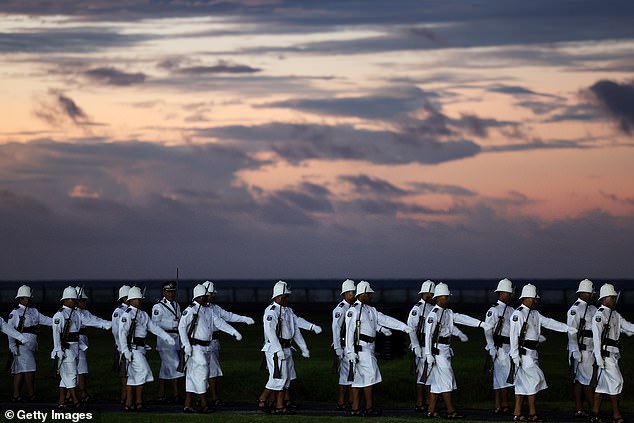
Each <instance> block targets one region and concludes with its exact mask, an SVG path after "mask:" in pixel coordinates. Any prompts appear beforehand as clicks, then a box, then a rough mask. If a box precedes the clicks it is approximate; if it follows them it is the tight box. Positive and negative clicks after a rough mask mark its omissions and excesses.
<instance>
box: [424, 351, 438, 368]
mask: <svg viewBox="0 0 634 423" xmlns="http://www.w3.org/2000/svg"><path fill="white" fill-rule="evenodd" d="M425 361H427V364H428V365H430V366H432V365H433V364H434V363H435V362H436V358H435V357H434V356H433V355H432V354H429V355H427V356H426V357H425Z"/></svg>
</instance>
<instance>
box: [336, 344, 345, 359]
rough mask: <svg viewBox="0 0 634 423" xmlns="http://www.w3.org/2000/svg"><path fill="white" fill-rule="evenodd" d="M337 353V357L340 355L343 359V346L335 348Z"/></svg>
mask: <svg viewBox="0 0 634 423" xmlns="http://www.w3.org/2000/svg"><path fill="white" fill-rule="evenodd" d="M335 354H336V355H337V357H339V359H340V360H343V357H344V354H343V348H341V347H340V348H335Z"/></svg>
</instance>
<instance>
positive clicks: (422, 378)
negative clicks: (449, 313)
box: [420, 308, 445, 383]
mask: <svg viewBox="0 0 634 423" xmlns="http://www.w3.org/2000/svg"><path fill="white" fill-rule="evenodd" d="M444 315H445V309H444V308H443V309H442V313H440V319H438V321H437V322H436V327H435V328H434V333H433V334H432V336H431V342H432V343H431V355H433V356H434V357H435V356H437V355H438V354H440V350H439V349H438V340H439V338H440V328H441V326H442V318H443V316H444ZM433 367H434V365H433V364H432V365H431V368H429V364H428V363H427V360H425V364H424V365H423V373H422V374H421V376H420V381H421V382H423V383H427V378H428V377H429V373H431V370H432V369H433Z"/></svg>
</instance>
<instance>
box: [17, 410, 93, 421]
mask: <svg viewBox="0 0 634 423" xmlns="http://www.w3.org/2000/svg"><path fill="white" fill-rule="evenodd" d="M4 418H5V419H6V421H17V422H42V423H44V422H55V423H62V422H73V423H79V422H83V421H89V422H94V421H96V420H97V414H96V413H94V412H89V411H84V412H78V411H74V412H71V411H64V410H55V409H50V410H46V411H42V410H22V409H18V410H7V411H5V412H4Z"/></svg>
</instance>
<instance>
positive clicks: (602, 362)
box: [595, 357, 605, 369]
mask: <svg viewBox="0 0 634 423" xmlns="http://www.w3.org/2000/svg"><path fill="white" fill-rule="evenodd" d="M595 359H596V361H597V366H599V368H600V369H605V360H604V359H603V357H595Z"/></svg>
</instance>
